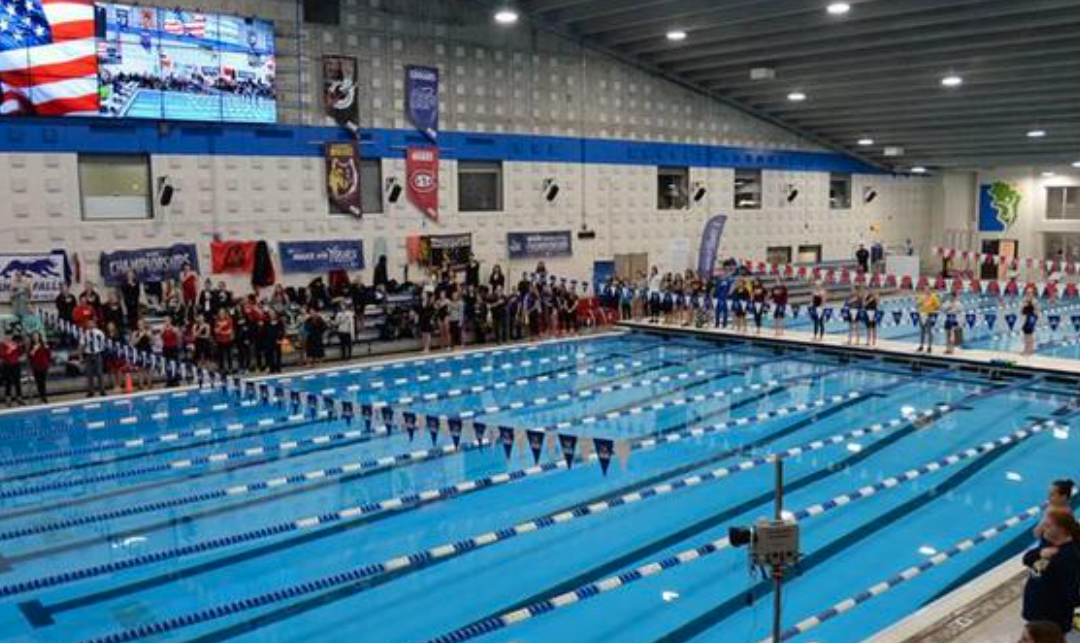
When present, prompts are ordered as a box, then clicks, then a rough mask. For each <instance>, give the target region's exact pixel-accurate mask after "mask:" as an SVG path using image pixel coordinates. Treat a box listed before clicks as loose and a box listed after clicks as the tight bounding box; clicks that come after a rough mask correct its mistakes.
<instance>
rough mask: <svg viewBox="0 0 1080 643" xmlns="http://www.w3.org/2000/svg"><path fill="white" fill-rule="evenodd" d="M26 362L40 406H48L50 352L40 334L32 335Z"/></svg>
mask: <svg viewBox="0 0 1080 643" xmlns="http://www.w3.org/2000/svg"><path fill="white" fill-rule="evenodd" d="M27 361H28V362H29V363H30V373H31V374H32V375H33V376H34V385H35V386H36V387H37V394H38V399H39V400H40V401H41V403H42V404H48V403H49V395H48V379H49V367H50V366H52V350H51V349H49V345H48V344H46V343H45V337H44V336H43V335H42V334H41V333H34V337H33V339H32V340H31V341H30V350H29V352H28V353H27Z"/></svg>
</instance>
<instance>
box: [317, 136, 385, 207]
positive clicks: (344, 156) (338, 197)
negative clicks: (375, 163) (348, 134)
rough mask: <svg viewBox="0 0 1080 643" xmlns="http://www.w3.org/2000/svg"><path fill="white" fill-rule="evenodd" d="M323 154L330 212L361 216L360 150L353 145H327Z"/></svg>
mask: <svg viewBox="0 0 1080 643" xmlns="http://www.w3.org/2000/svg"><path fill="white" fill-rule="evenodd" d="M325 153H326V194H327V196H328V197H329V199H330V211H331V212H332V213H335V214H351V215H353V216H354V217H361V216H363V212H362V211H361V210H360V149H359V148H358V147H357V146H356V144H355V143H327V144H326V148H325ZM375 189H378V186H376V188H375Z"/></svg>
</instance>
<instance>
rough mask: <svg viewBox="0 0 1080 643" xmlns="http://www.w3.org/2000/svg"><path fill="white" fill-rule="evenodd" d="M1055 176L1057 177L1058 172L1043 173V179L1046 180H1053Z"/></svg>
mask: <svg viewBox="0 0 1080 643" xmlns="http://www.w3.org/2000/svg"><path fill="white" fill-rule="evenodd" d="M1055 176H1057V172H1043V173H1042V177H1043V178H1044V179H1052V178H1054V177H1055Z"/></svg>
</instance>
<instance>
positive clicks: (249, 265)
mask: <svg viewBox="0 0 1080 643" xmlns="http://www.w3.org/2000/svg"><path fill="white" fill-rule="evenodd" d="M210 260H211V263H213V265H214V274H245V275H246V274H251V271H252V270H254V269H255V242H254V241H212V242H210Z"/></svg>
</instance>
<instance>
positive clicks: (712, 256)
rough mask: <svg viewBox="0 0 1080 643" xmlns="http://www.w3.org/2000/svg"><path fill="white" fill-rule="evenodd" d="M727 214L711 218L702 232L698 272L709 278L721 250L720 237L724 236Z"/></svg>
mask: <svg viewBox="0 0 1080 643" xmlns="http://www.w3.org/2000/svg"><path fill="white" fill-rule="evenodd" d="M726 223H727V216H725V215H723V214H718V215H716V216H715V217H713V218H711V219H709V222H708V223H706V224H705V230H703V231H702V233H701V248H700V249H699V250H698V274H699V275H701V276H702V278H703V279H704V278H707V277H708V276H709V275H711V274H712V273H713V265H714V264H715V263H716V253H717V252H718V251H719V250H720V238H721V237H722V236H724V225H725V224H726Z"/></svg>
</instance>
